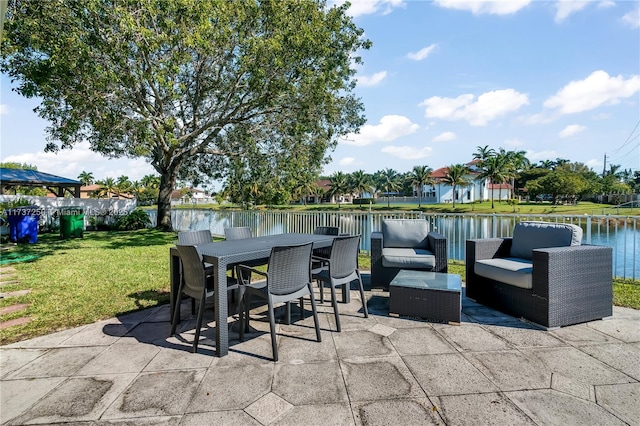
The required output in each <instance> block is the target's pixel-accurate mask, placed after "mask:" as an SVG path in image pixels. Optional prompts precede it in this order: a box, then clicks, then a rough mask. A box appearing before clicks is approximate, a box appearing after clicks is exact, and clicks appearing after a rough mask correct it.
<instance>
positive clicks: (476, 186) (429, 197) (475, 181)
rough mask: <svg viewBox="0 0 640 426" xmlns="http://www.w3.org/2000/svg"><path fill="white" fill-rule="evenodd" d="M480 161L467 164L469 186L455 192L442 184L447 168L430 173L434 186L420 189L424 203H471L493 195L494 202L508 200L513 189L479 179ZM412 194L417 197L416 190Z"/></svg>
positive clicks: (505, 184)
mask: <svg viewBox="0 0 640 426" xmlns="http://www.w3.org/2000/svg"><path fill="white" fill-rule="evenodd" d="M479 163H480V160H473V161H471V162H469V163H467V164H466V165H467V167H469V170H470V171H469V174H468V175H467V180H468V181H469V185H466V186H457V187H456V190H455V192H454V191H453V187H452V186H451V185H449V184H447V183H445V182H444V178H445V177H446V175H447V173H448V171H449V168H448V167H440V168H439V169H436V170H434V171H433V172H432V173H431V177H432V178H433V179H434V180H435V184H434V185H425V186H424V187H423V189H422V197H423V200H424V202H427V203H429V202H432V203H452V202H453V200H455V202H456V203H473V202H474V201H483V200H484V201H486V200H490V199H491V198H492V197H491V194H492V193H493V199H494V200H496V201H497V200H508V199H509V195H510V193H511V189H512V188H513V187H512V186H511V185H510V184H508V183H503V184H496V183H492V182H491V181H490V180H489V179H486V178H483V179H481V178H480V175H481V170H480V168H479V167H478V164H479ZM414 192H415V194H416V195H418V190H417V188H414Z"/></svg>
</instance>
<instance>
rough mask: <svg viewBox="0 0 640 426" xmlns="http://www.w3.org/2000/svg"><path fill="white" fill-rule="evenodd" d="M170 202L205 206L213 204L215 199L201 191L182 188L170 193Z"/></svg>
mask: <svg viewBox="0 0 640 426" xmlns="http://www.w3.org/2000/svg"><path fill="white" fill-rule="evenodd" d="M171 202H172V203H174V204H207V203H213V202H215V199H214V198H213V197H211V195H209V194H207V193H206V192H204V191H203V190H201V189H197V188H182V189H175V190H173V191H172V192H171Z"/></svg>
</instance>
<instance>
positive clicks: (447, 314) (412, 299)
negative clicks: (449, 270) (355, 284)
mask: <svg viewBox="0 0 640 426" xmlns="http://www.w3.org/2000/svg"><path fill="white" fill-rule="evenodd" d="M461 308H462V280H461V278H460V275H457V274H445V273H440V272H428V271H413V270H407V269H403V270H401V271H400V272H398V275H396V277H395V278H394V279H393V280H392V281H391V283H390V284H389V313H390V314H395V315H402V316H410V317H419V318H424V319H427V320H431V321H437V322H448V323H450V324H452V323H453V324H457V325H460V311H461Z"/></svg>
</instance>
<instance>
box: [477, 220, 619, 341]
mask: <svg viewBox="0 0 640 426" xmlns="http://www.w3.org/2000/svg"><path fill="white" fill-rule="evenodd" d="M521 224H525V223H524V222H522V223H521ZM521 224H518V225H521ZM518 225H516V227H518ZM516 229H517V228H516ZM581 235H582V232H581V231H580V238H581ZM514 238H518V237H517V236H516V230H514ZM514 238H488V239H475V240H467V241H466V296H467V297H468V298H470V299H473V300H475V301H477V302H479V303H482V304H483V305H487V306H490V307H492V308H495V309H498V310H500V311H502V312H505V313H507V314H509V315H513V316H515V317H518V318H524V319H526V320H528V321H530V322H533V323H535V324H538V325H541V326H544V327H546V328H557V327H562V326H566V325H571V324H577V323H581V322H586V321H592V320H596V319H602V318H605V317H609V316H611V315H612V297H613V296H612V292H613V290H612V285H613V283H612V249H611V247H605V246H593V245H565V246H561V247H546V248H544V246H545V243H544V241H541V239H538V240H536V241H534V244H536V245H538V246H539V247H540V246H542V247H540V248H534V249H533V250H531V256H530V259H531V260H530V261H529V264H527V263H526V261H522V267H521V268H518V267H516V268H512V269H513V270H512V271H511V272H510V273H511V274H512V275H514V274H515V275H517V274H529V276H528V277H526V278H527V280H530V288H525V287H529V285H525V284H529V281H528V282H526V283H525V284H522V285H521V286H518V285H513V284H506V283H505V282H502V281H500V280H497V279H495V278H488V277H486V276H482V275H479V274H477V273H476V272H482V271H477V268H480V267H486V265H485V266H483V265H482V262H481V263H477V262H478V261H483V260H485V262H484V263H485V264H486V263H487V262H486V260H487V259H495V260H497V261H498V263H497V265H500V262H505V261H506V262H510V261H511V262H513V261H521V259H519V258H518V257H514V256H513V255H514V253H513V250H512V246H513V241H514ZM578 241H579V240H578ZM578 244H579V243H578ZM518 269H519V270H518ZM483 273H484V272H483ZM484 274H485V275H486V273H484ZM516 279H518V278H516ZM520 281H523V280H522V279H520Z"/></svg>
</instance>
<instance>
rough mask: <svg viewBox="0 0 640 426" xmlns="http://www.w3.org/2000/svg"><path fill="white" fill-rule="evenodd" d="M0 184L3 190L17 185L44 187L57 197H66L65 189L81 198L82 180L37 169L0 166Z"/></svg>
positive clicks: (9, 189) (4, 191) (5, 190)
mask: <svg viewBox="0 0 640 426" xmlns="http://www.w3.org/2000/svg"><path fill="white" fill-rule="evenodd" d="M0 186H1V187H2V192H3V193H6V192H8V191H11V190H12V189H13V190H14V193H15V188H16V187H17V186H32V187H44V188H47V189H48V190H49V191H51V192H52V193H54V194H55V195H56V196H57V197H64V194H65V191H67V192H69V193H70V194H71V195H73V196H74V197H76V198H80V187H81V186H82V182H80V181H78V180H73V179H67V178H64V177H61V176H55V175H51V174H49V173H43V172H39V171H37V170H23V169H6V168H0Z"/></svg>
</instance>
